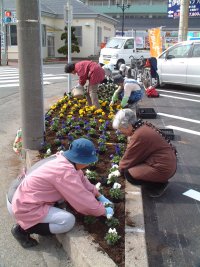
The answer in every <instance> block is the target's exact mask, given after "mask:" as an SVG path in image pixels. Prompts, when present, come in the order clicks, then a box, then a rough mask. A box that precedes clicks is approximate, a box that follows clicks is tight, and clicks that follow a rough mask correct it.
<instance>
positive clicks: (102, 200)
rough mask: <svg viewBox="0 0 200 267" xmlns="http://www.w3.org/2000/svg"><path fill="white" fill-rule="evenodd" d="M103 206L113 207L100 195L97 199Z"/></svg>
mask: <svg viewBox="0 0 200 267" xmlns="http://www.w3.org/2000/svg"><path fill="white" fill-rule="evenodd" d="M97 199H98V200H99V201H100V202H101V203H102V204H103V205H104V206H105V205H106V204H110V205H113V203H112V202H111V201H110V200H109V199H107V198H106V197H104V195H100V196H99V197H98V198H97Z"/></svg>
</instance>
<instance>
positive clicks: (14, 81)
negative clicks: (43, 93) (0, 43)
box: [0, 67, 68, 88]
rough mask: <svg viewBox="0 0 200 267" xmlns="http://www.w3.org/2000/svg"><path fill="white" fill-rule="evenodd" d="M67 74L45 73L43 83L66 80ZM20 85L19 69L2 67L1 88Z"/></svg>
mask: <svg viewBox="0 0 200 267" xmlns="http://www.w3.org/2000/svg"><path fill="white" fill-rule="evenodd" d="M67 77H68V76H67V74H49V73H43V85H48V84H51V81H53V80H63V79H64V80H66V79H67ZM5 87H7V88H8V87H19V69H17V68H9V67H8V68H7V67H3V68H1V67H0V88H5Z"/></svg>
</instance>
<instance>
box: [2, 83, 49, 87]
mask: <svg viewBox="0 0 200 267" xmlns="http://www.w3.org/2000/svg"><path fill="white" fill-rule="evenodd" d="M48 84H51V83H50V82H43V85H48ZM18 86H19V83H12V84H11V83H10V84H3V85H0V88H4V87H18Z"/></svg>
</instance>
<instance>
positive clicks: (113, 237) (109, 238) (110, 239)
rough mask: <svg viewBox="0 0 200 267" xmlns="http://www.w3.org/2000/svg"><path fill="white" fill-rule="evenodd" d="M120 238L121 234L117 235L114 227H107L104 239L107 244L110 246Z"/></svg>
mask: <svg viewBox="0 0 200 267" xmlns="http://www.w3.org/2000/svg"><path fill="white" fill-rule="evenodd" d="M120 238H121V236H120V235H118V233H117V231H116V229H115V228H113V229H112V228H109V230H108V232H107V234H106V236H105V240H106V242H107V244H108V245H110V246H114V245H115V244H116V243H117V242H118V241H119V239H120Z"/></svg>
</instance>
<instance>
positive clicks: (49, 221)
mask: <svg viewBox="0 0 200 267" xmlns="http://www.w3.org/2000/svg"><path fill="white" fill-rule="evenodd" d="M97 160H98V158H97V156H96V149H95V146H94V144H93V143H92V142H91V141H90V140H88V139H85V138H79V139H77V140H74V141H73V142H72V144H71V146H70V147H69V150H67V151H64V152H58V153H57V154H55V155H52V156H50V157H48V158H46V159H43V160H41V161H39V162H38V163H36V164H35V165H33V167H32V168H31V169H30V171H29V172H28V173H27V175H26V176H25V177H22V179H21V180H17V181H15V183H14V185H13V184H12V186H11V187H10V189H9V191H8V195H7V207H8V210H9V212H10V214H11V215H13V216H14V218H15V219H16V221H17V224H16V225H14V226H13V227H12V230H11V232H12V234H13V236H14V237H15V239H16V240H17V241H18V242H19V243H20V245H21V246H22V247H24V248H29V247H33V246H36V245H37V244H38V243H37V241H36V240H35V239H33V238H32V237H31V236H30V234H33V233H36V234H39V235H48V234H60V233H65V232H68V231H69V230H71V229H72V228H73V226H74V224H75V217H74V215H73V214H71V213H70V212H68V211H66V210H63V209H60V208H58V207H55V204H56V203H57V202H59V201H62V200H64V201H67V202H68V203H69V204H70V205H71V206H72V207H73V208H74V209H75V210H76V211H78V212H80V213H82V214H84V215H92V216H102V215H104V216H107V217H112V215H113V213H114V212H113V209H112V208H111V207H104V205H105V203H111V202H110V201H109V200H108V199H107V198H105V197H104V196H103V195H101V194H100V193H99V191H98V190H97V189H96V187H95V186H94V185H92V184H91V183H90V182H89V181H88V179H87V177H85V176H84V174H83V171H82V169H83V168H85V167H87V166H88V165H89V164H90V163H93V162H96V161H97ZM16 188H17V189H16ZM11 203H12V204H11Z"/></svg>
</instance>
